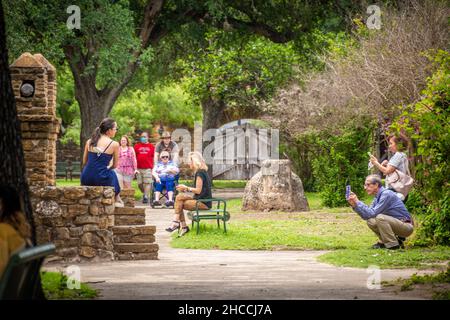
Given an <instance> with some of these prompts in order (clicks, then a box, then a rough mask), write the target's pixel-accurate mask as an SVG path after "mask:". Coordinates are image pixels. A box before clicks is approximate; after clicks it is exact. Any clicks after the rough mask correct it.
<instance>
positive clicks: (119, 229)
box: [112, 226, 156, 235]
mask: <svg viewBox="0 0 450 320" xmlns="http://www.w3.org/2000/svg"><path fill="white" fill-rule="evenodd" d="M112 232H113V233H114V234H115V235H138V234H155V233H156V226H115V227H113V228H112Z"/></svg>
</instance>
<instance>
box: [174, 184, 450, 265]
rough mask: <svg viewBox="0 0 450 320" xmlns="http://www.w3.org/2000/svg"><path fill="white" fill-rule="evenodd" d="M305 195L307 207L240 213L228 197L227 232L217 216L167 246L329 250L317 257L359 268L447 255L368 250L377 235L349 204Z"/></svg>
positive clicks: (435, 250) (445, 251) (435, 260)
mask: <svg viewBox="0 0 450 320" xmlns="http://www.w3.org/2000/svg"><path fill="white" fill-rule="evenodd" d="M306 197H307V199H308V202H309V205H310V208H311V211H309V212H302V213H299V212H294V213H285V212H270V213H262V212H255V211H250V212H243V211H241V204H242V200H241V199H232V200H228V201H227V210H228V211H230V213H231V220H230V221H229V223H227V229H228V232H227V233H226V234H225V233H224V232H223V229H217V225H216V222H215V221H201V222H200V234H199V235H197V234H196V230H195V229H194V230H192V231H191V232H190V233H188V234H186V235H185V236H184V237H182V238H177V237H176V235H174V236H173V238H172V242H171V245H172V246H173V247H175V248H191V249H223V250H332V251H331V252H328V253H325V254H323V255H321V256H319V258H318V259H319V261H322V262H325V263H329V264H333V265H337V266H349V267H359V268H367V267H368V266H370V265H377V266H379V267H380V268H410V267H414V268H433V267H437V266H438V265H439V263H441V262H442V261H448V260H450V247H432V248H419V247H413V248H407V249H406V250H397V251H389V250H374V249H370V246H371V245H372V244H373V243H375V242H376V241H377V237H376V236H375V235H374V234H373V232H372V231H370V230H369V228H368V227H367V224H366V222H365V221H364V220H362V219H361V218H360V217H359V216H358V215H357V214H356V213H354V212H353V211H352V210H351V209H350V208H349V207H343V208H326V207H324V206H322V204H321V201H320V196H319V195H318V194H317V193H306ZM364 202H366V203H370V202H371V199H370V198H366V199H364ZM407 245H408V243H407Z"/></svg>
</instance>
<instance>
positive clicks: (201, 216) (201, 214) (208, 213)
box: [188, 198, 230, 234]
mask: <svg viewBox="0 0 450 320" xmlns="http://www.w3.org/2000/svg"><path fill="white" fill-rule="evenodd" d="M208 201H211V202H212V206H211V209H208V210H201V209H199V208H198V204H199V203H200V202H208ZM214 202H216V203H217V205H216V206H215V205H214ZM221 204H223V206H222V207H221ZM188 217H189V219H191V221H192V229H194V223H195V222H196V223H197V234H198V233H199V231H200V220H217V227H218V228H220V220H222V221H223V230H224V232H225V233H226V232H227V225H226V222H227V221H228V220H230V213H229V212H228V211H227V202H226V201H225V200H224V199H218V198H213V199H198V200H197V202H196V204H195V210H192V211H189V212H188Z"/></svg>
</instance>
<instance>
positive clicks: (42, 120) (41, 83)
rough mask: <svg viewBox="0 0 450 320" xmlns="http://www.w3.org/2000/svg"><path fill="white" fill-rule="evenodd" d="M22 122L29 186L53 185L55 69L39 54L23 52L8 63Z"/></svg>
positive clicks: (56, 130) (55, 136)
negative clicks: (11, 62)
mask: <svg viewBox="0 0 450 320" xmlns="http://www.w3.org/2000/svg"><path fill="white" fill-rule="evenodd" d="M10 69H11V80H12V86H13V90H14V96H15V99H16V106H17V113H18V117H19V120H20V122H21V129H22V143H23V149H24V156H25V167H26V173H27V178H28V183H29V185H30V186H48V185H50V186H54V185H55V173H56V139H57V136H58V132H59V127H60V122H59V120H58V119H57V118H56V69H55V67H53V66H52V65H51V64H50V63H49V62H48V61H47V60H46V59H45V58H44V57H43V56H42V55H41V54H35V55H32V54H30V53H28V52H26V53H24V54H22V55H21V56H20V57H19V58H18V59H17V60H16V61H14V63H13V64H12V65H11V66H10Z"/></svg>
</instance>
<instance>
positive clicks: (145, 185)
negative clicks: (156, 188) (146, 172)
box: [144, 183, 150, 198]
mask: <svg viewBox="0 0 450 320" xmlns="http://www.w3.org/2000/svg"><path fill="white" fill-rule="evenodd" d="M149 195H150V183H146V184H144V196H145V197H146V198H148V197H149Z"/></svg>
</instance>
